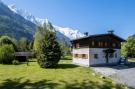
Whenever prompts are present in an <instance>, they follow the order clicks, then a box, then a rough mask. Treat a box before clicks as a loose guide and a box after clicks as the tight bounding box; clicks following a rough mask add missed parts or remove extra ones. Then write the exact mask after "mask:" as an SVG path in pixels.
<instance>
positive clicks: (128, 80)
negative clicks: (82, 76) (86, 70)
mask: <svg viewBox="0 0 135 89" xmlns="http://www.w3.org/2000/svg"><path fill="white" fill-rule="evenodd" d="M92 69H93V70H94V71H96V72H100V73H101V74H102V75H103V76H106V77H108V76H113V79H114V81H116V82H117V83H121V84H126V85H128V86H131V87H135V67H134V68H124V69H120V68H117V67H116V66H115V67H111V68H109V67H92Z"/></svg>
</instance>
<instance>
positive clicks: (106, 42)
mask: <svg viewBox="0 0 135 89" xmlns="http://www.w3.org/2000/svg"><path fill="white" fill-rule="evenodd" d="M124 41H125V40H124V39H122V38H120V37H119V36H117V35H115V34H113V32H109V33H106V34H98V35H90V36H86V37H83V38H79V39H74V40H72V41H71V43H72V55H73V63H74V64H78V65H83V66H93V65H100V64H110V63H118V62H119V60H120V57H121V53H120V49H121V42H124Z"/></svg>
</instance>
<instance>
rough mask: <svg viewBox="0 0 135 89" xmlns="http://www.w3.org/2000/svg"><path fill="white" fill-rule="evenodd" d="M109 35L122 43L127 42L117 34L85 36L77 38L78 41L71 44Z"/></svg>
mask: <svg viewBox="0 0 135 89" xmlns="http://www.w3.org/2000/svg"><path fill="white" fill-rule="evenodd" d="M108 35H111V36H114V37H116V38H117V39H118V40H120V41H121V42H124V41H125V40H124V39H123V38H121V37H119V36H117V35H115V34H108V33H107V34H96V35H90V36H85V37H81V38H77V39H73V40H72V41H71V42H73V41H78V40H82V39H87V38H95V37H102V36H108Z"/></svg>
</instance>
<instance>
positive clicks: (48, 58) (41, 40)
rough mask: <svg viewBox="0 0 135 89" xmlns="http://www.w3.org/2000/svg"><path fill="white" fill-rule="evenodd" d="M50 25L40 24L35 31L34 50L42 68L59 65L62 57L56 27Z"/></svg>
mask: <svg viewBox="0 0 135 89" xmlns="http://www.w3.org/2000/svg"><path fill="white" fill-rule="evenodd" d="M50 25H51V24H44V26H38V27H37V31H36V33H35V40H34V50H35V52H36V54H37V60H38V64H39V65H40V67H42V68H50V67H55V66H57V64H58V62H59V60H60V58H61V49H60V46H59V44H58V42H57V41H56V36H55V32H54V29H53V27H52V26H50Z"/></svg>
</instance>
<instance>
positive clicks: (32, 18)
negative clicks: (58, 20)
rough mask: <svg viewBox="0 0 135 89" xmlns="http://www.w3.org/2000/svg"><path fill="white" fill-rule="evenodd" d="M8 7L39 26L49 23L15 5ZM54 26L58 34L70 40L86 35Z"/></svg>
mask: <svg viewBox="0 0 135 89" xmlns="http://www.w3.org/2000/svg"><path fill="white" fill-rule="evenodd" d="M8 7H9V8H10V9H11V10H12V11H13V12H14V13H17V14H19V15H21V16H23V17H24V18H25V19H27V20H29V21H31V22H33V23H35V24H39V23H40V24H42V25H43V24H44V23H47V22H49V21H48V19H40V18H37V17H35V16H33V15H32V14H31V13H29V12H28V11H26V10H23V9H18V8H16V6H15V5H14V4H13V5H9V6H8ZM53 26H54V28H55V30H56V31H57V32H60V33H61V34H63V35H64V36H66V37H68V38H69V39H76V38H79V37H83V36H84V34H82V33H81V32H79V31H78V30H74V29H72V28H68V27H60V26H56V25H53ZM58 34H59V33H58Z"/></svg>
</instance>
